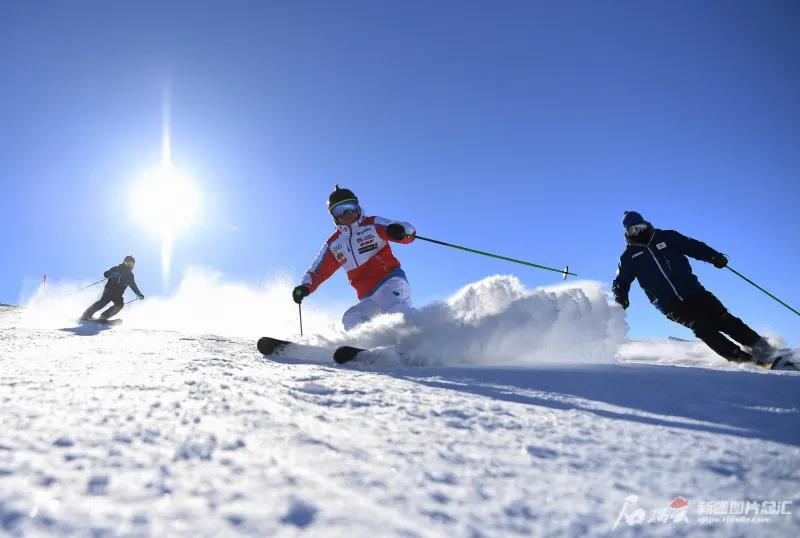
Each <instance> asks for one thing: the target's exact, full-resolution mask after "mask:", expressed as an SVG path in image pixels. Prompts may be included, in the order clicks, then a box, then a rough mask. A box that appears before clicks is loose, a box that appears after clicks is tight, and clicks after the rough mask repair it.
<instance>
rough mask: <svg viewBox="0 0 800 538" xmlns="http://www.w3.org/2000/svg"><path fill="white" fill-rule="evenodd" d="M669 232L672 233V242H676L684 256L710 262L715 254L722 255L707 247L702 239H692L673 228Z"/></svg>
mask: <svg viewBox="0 0 800 538" xmlns="http://www.w3.org/2000/svg"><path fill="white" fill-rule="evenodd" d="M670 233H671V235H673V238H672V242H673V243H674V244H676V245H677V246H678V248H679V249H680V251H681V252H682V253H683V254H685V255H686V256H691V257H692V258H694V259H696V260H701V261H704V262H709V263H711V261H712V260H713V259H714V258H716V257H717V256H722V254H721V253H719V252H717V251H716V250H714V249H713V248H711V247H709V246H708V245H706V244H705V243H703V242H702V241H698V240H697V239H692V238H691V237H686V236H685V235H683V234H681V233H679V232H676V231H674V230H670Z"/></svg>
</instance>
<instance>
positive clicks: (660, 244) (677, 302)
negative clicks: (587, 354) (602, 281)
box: [612, 211, 776, 362]
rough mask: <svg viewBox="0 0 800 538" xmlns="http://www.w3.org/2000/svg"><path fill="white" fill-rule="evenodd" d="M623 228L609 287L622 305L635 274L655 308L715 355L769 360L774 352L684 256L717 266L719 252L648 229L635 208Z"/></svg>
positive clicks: (670, 232) (668, 232)
mask: <svg viewBox="0 0 800 538" xmlns="http://www.w3.org/2000/svg"><path fill="white" fill-rule="evenodd" d="M622 226H623V228H625V239H626V241H627V242H628V248H626V249H625V252H623V254H622V256H621V257H620V260H619V268H618V269H617V276H616V278H615V279H614V284H613V285H612V290H613V292H614V299H615V300H616V301H617V303H619V304H620V305H621V306H622V308H628V305H629V302H628V291H629V290H630V287H631V283H632V282H633V279H634V278H636V279H638V280H639V285H641V286H642V289H644V292H645V293H646V294H647V297H648V298H649V299H650V302H651V303H653V305H654V306H655V307H656V308H658V309H659V310H660V311H661V312H662V313H663V314H665V315H666V316H667V317H668V318H669V319H670V320H672V321H675V322H677V323H680V324H681V325H685V326H686V327H688V328H689V329H691V330H692V332H694V334H695V336H697V338H699V339H700V340H702V341H703V342H705V343H706V344H707V345H708V347H710V348H711V349H712V350H714V351H715V352H716V353H717V354H719V355H721V356H723V357H725V358H726V359H728V360H729V361H735V362H744V361H751V360H755V361H757V362H766V361H768V360H769V359H770V357H771V356H772V355H773V354H774V353H775V351H776V350H775V349H773V348H772V346H770V344H769V343H768V342H767V341H766V340H765V339H764V338H762V337H761V336H759V335H758V333H756V332H755V331H753V329H751V328H750V327H748V326H747V325H745V324H744V322H742V320H740V319H739V318H737V317H736V316H734V315H732V314H731V313H730V312H728V310H727V309H726V308H725V306H723V305H722V303H721V302H720V301H719V299H717V298H716V297H715V296H714V295H713V294H712V293H711V292H709V291H707V290H706V289H705V288H704V287H703V286H702V285H701V284H700V282H699V281H698V280H697V277H696V276H695V275H694V274H693V273H692V268H691V265H689V260H688V259H686V256H691V257H692V258H695V259H698V260H702V261H704V262H708V263H711V264H713V265H714V267H716V268H718V269H722V268H723V267H725V266H726V265H728V259H727V258H726V257H725V256H724V255H723V254H721V253H720V252H717V251H716V250H714V249H712V248H711V247H709V246H708V245H706V244H705V243H701V242H700V241H697V240H695V239H691V238H689V237H686V236H684V235H681V234H680V233H678V232H676V231H674V230H659V229H657V228H653V225H652V224H650V223H649V222H647V221H645V220H644V218H642V216H641V215H640V214H639V213H637V212H635V211H626V212H625V216H624V218H623V219H622ZM721 333H725V334H727V335H729V336H730V337H731V338H733V339H734V340H735V341H737V342H739V343H740V344H742V345H743V346H745V347H746V348H748V351H744V350H742V348H740V347H739V346H737V345H736V344H734V343H733V342H731V341H730V340H729V339H728V338H726V337H725V336H724V335H723V334H721Z"/></svg>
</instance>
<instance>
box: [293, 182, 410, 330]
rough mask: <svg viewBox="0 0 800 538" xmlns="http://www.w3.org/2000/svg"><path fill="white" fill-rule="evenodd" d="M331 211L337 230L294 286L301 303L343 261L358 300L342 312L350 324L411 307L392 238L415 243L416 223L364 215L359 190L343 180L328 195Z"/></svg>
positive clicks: (356, 323)
mask: <svg viewBox="0 0 800 538" xmlns="http://www.w3.org/2000/svg"><path fill="white" fill-rule="evenodd" d="M328 212H330V214H331V216H332V217H333V221H334V223H335V224H336V231H335V232H334V233H333V235H331V236H330V237H329V238H328V240H327V241H325V244H324V245H323V246H322V250H321V251H320V253H319V255H318V256H317V259H316V260H315V261H314V263H313V264H312V265H311V267H310V268H309V269H308V272H307V273H306V274H305V276H304V277H303V281H302V283H301V284H300V285H299V286H297V287H296V288H294V290H293V291H292V298H293V299H294V302H296V303H297V304H300V303H302V302H303V299H304V298H305V297H307V296H308V295H310V294H311V293H313V292H314V290H316V289H317V288H318V287H319V285H320V284H322V283H323V282H325V280H327V279H328V278H329V277H330V276H331V275H332V274H333V273H335V272H336V270H337V269H339V267H344V269H345V270H346V271H347V278H348V279H349V280H350V285H351V286H353V288H355V290H356V294H357V295H358V298H359V300H360V302H359V303H358V304H357V305H355V306H353V307H352V308H350V309H348V310H347V311H346V312H345V313H344V315H343V316H342V324H343V325H344V328H345V329H346V330H350V329H352V328H353V327H355V326H357V325H359V324H361V323H364V322H365V321H368V320H369V319H371V318H372V317H374V316H376V315H378V314H383V313H390V312H401V313H404V314H409V313H411V312H413V311H414V308H413V307H412V306H411V288H410V286H409V285H408V279H407V278H406V274H405V273H404V272H403V269H402V268H401V267H400V262H399V261H398V260H397V258H395V257H394V254H393V253H392V249H391V247H390V246H389V242H394V243H411V242H412V241H413V240H414V234H416V231H415V230H414V227H413V226H412V225H411V224H409V223H407V222H398V221H394V220H389V219H385V218H383V217H374V216H372V217H368V216H364V214H363V212H362V209H361V205H360V204H359V202H358V198H357V197H356V195H355V194H353V192H352V191H350V190H349V189H342V188H340V187H339V185H336V190H334V191H333V192H332V193H331V195H330V196H329V197H328Z"/></svg>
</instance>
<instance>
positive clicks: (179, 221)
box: [130, 163, 200, 280]
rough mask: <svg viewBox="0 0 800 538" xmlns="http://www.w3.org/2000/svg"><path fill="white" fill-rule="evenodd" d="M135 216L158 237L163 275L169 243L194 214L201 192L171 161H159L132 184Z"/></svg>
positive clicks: (169, 251) (131, 201) (190, 223)
mask: <svg viewBox="0 0 800 538" xmlns="http://www.w3.org/2000/svg"><path fill="white" fill-rule="evenodd" d="M130 203H131V211H132V213H133V216H134V218H135V219H136V220H137V221H138V222H139V223H140V224H141V225H142V226H143V227H144V228H145V229H146V230H148V231H149V232H150V233H151V234H152V235H153V236H154V237H155V238H156V239H158V240H160V241H161V258H162V259H161V262H162V269H163V271H162V272H163V277H164V279H165V280H166V279H167V278H168V276H169V267H170V260H171V254H172V245H173V242H174V241H175V239H176V238H177V236H179V235H180V234H181V233H184V232H185V231H186V230H187V229H188V228H189V227H190V226H191V225H192V224H193V223H194V222H195V219H196V218H197V213H198V210H199V206H200V195H199V192H198V190H197V188H196V187H195V185H194V183H193V182H192V180H191V178H190V177H189V176H187V175H186V174H184V173H183V172H182V171H180V170H179V169H177V168H175V167H174V166H173V165H172V164H171V163H161V164H160V165H159V166H157V167H156V168H155V169H153V170H151V171H149V172H148V173H146V174H144V175H143V176H142V177H141V179H139V180H138V181H137V182H135V183H134V184H133V186H132V187H131V192H130Z"/></svg>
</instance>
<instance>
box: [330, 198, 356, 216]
mask: <svg viewBox="0 0 800 538" xmlns="http://www.w3.org/2000/svg"><path fill="white" fill-rule="evenodd" d="M351 213H358V200H345V201H344V202H339V203H338V204H336V205H335V206H333V207H332V208H331V215H333V218H335V219H338V218H340V217H343V216H345V215H348V214H351Z"/></svg>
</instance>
